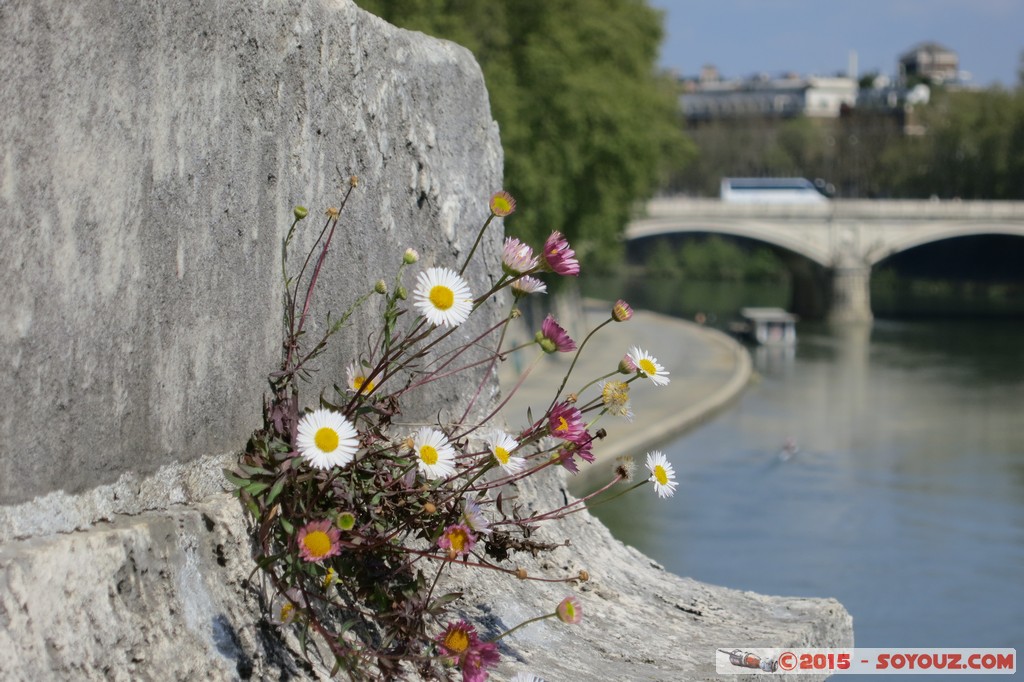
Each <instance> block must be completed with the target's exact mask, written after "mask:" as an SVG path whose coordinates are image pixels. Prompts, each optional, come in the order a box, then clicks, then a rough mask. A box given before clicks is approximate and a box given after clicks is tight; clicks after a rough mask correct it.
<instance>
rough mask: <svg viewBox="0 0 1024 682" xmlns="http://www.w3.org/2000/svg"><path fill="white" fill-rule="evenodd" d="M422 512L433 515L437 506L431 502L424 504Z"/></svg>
mask: <svg viewBox="0 0 1024 682" xmlns="http://www.w3.org/2000/svg"><path fill="white" fill-rule="evenodd" d="M423 511H425V512H426V513H428V514H433V513H434V512H436V511H437V505H436V504H434V503H433V502H424V503H423Z"/></svg>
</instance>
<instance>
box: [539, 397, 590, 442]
mask: <svg viewBox="0 0 1024 682" xmlns="http://www.w3.org/2000/svg"><path fill="white" fill-rule="evenodd" d="M548 428H549V430H550V432H551V435H552V436H555V437H556V438H561V439H563V440H571V441H577V440H579V439H580V438H581V437H582V436H585V435H586V433H587V427H586V426H584V424H583V414H582V413H581V412H580V411H579V410H578V409H576V408H575V407H574V406H573V405H571V404H570V403H558V404H557V405H555V406H554V407H552V408H551V412H549V413H548Z"/></svg>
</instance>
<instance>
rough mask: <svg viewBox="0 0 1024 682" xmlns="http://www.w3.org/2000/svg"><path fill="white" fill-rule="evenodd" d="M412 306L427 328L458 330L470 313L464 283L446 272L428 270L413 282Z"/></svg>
mask: <svg viewBox="0 0 1024 682" xmlns="http://www.w3.org/2000/svg"><path fill="white" fill-rule="evenodd" d="M412 301H413V306H414V307H415V308H416V310H417V311H419V313H420V314H421V315H423V317H425V318H427V321H428V322H430V324H434V325H442V324H443V325H444V326H446V327H458V326H459V325H460V324H462V323H463V322H465V321H466V318H468V317H469V314H470V313H471V312H473V294H472V292H470V290H469V285H468V284H466V280H464V279H462V277H461V276H460V275H459V274H458V273H457V272H455V271H454V270H451V269H449V268H429V269H427V270H424V271H423V272H421V273H420V274H419V276H418V277H417V278H416V289H415V290H414V291H413V295H412Z"/></svg>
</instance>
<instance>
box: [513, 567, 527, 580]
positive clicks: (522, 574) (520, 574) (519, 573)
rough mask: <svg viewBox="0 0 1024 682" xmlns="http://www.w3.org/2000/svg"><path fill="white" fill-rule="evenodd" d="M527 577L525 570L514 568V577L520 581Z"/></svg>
mask: <svg viewBox="0 0 1024 682" xmlns="http://www.w3.org/2000/svg"><path fill="white" fill-rule="evenodd" d="M528 575H529V574H528V573H527V572H526V569H525V568H518V567H517V568H516V577H517V578H519V579H520V580H526V578H527V576H528Z"/></svg>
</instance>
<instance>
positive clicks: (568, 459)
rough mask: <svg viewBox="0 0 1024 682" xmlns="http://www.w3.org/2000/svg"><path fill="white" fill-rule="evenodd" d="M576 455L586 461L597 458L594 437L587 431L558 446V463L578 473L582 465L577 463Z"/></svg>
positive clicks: (571, 471)
mask: <svg viewBox="0 0 1024 682" xmlns="http://www.w3.org/2000/svg"><path fill="white" fill-rule="evenodd" d="M576 455H579V456H580V459H582V460H583V461H585V462H593V461H594V460H595V459H596V458H595V457H594V439H593V437H592V436H591V435H590V434H589V433H586V432H585V431H584V433H583V435H582V436H581V437H580V438H578V439H577V440H572V441H568V442H566V443H565V445H563V446H562V447H560V448H558V463H559V464H561V465H562V466H563V467H565V468H566V469H567V470H568V471H569V472H570V473H573V474H578V473H579V472H580V467H579V465H578V464H577V463H576Z"/></svg>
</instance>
